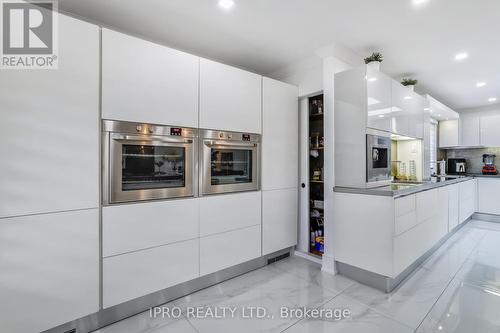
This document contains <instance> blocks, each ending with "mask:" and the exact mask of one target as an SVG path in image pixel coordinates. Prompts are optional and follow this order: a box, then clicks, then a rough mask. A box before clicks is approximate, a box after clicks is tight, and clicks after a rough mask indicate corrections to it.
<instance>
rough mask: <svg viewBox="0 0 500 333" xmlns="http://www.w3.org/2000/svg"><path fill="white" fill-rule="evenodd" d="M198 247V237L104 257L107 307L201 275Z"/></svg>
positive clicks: (104, 292)
mask: <svg viewBox="0 0 500 333" xmlns="http://www.w3.org/2000/svg"><path fill="white" fill-rule="evenodd" d="M198 246H199V240H198V239H194V240H188V241H184V242H178V243H173V244H169V245H165V246H160V247H155V248H152V249H147V250H142V251H137V252H132V253H127V254H122V255H118V256H114V257H110V258H104V260H103V281H102V283H103V306H104V308H108V307H110V306H113V305H117V304H120V303H123V302H126V301H129V300H131V299H134V298H137V297H141V296H145V295H147V294H150V293H152V292H155V291H158V290H161V289H165V288H168V287H171V286H174V285H176V284H179V283H183V282H186V281H189V280H192V279H195V278H197V277H198V276H199V271H198V269H199V261H198V258H199V248H198Z"/></svg>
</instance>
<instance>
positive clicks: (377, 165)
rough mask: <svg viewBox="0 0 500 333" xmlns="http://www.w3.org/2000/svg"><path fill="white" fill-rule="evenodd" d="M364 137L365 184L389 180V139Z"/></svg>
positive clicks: (373, 136) (371, 136)
mask: <svg viewBox="0 0 500 333" xmlns="http://www.w3.org/2000/svg"><path fill="white" fill-rule="evenodd" d="M389 135H390V134H388V135H387V136H383V135H372V134H367V135H366V182H367V183H378V182H384V181H390V180H391V137H390V136H389Z"/></svg>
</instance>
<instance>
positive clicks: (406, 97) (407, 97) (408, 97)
mask: <svg viewBox="0 0 500 333" xmlns="http://www.w3.org/2000/svg"><path fill="white" fill-rule="evenodd" d="M403 99H412V97H411V96H405V97H403Z"/></svg>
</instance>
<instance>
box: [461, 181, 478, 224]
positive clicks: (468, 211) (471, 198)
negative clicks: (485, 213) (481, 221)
mask: <svg viewBox="0 0 500 333" xmlns="http://www.w3.org/2000/svg"><path fill="white" fill-rule="evenodd" d="M476 187H477V181H476V180H475V179H474V180H469V181H466V182H463V183H460V190H459V192H460V205H459V207H460V219H459V222H460V223H463V222H465V221H466V220H467V219H469V217H471V216H472V214H474V213H475V211H476Z"/></svg>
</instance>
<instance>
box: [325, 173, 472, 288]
mask: <svg viewBox="0 0 500 333" xmlns="http://www.w3.org/2000/svg"><path fill="white" fill-rule="evenodd" d="M476 191H477V180H476V179H474V178H473V177H460V178H438V179H434V180H431V181H428V182H419V183H417V182H415V183H410V182H405V183H393V184H391V185H389V186H383V187H377V188H349V187H335V188H334V209H333V210H334V213H333V214H334V226H333V235H332V237H333V250H334V256H335V261H336V264H337V269H338V271H339V273H340V274H342V275H345V276H348V277H350V278H353V279H355V280H357V281H359V282H361V283H364V284H367V285H370V286H373V287H375V288H377V289H380V290H383V291H386V292H389V291H391V290H392V289H394V288H395V287H396V286H397V285H398V284H399V283H400V282H401V281H402V280H404V278H406V277H407V276H408V275H409V274H411V273H412V272H413V271H414V270H415V268H417V267H418V265H419V264H420V263H422V262H423V261H424V260H425V259H426V258H427V257H428V256H429V255H430V254H432V253H433V252H434V251H435V250H436V249H437V248H438V247H439V246H440V245H441V244H442V243H443V242H444V241H445V240H446V239H447V238H448V237H449V236H451V235H452V234H453V233H454V232H455V231H456V230H458V229H459V228H460V227H461V225H462V224H463V223H464V222H466V221H467V220H469V219H470V217H471V216H472V214H474V212H475V211H476V207H477V202H476V201H477V200H476V197H477V195H476Z"/></svg>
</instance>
